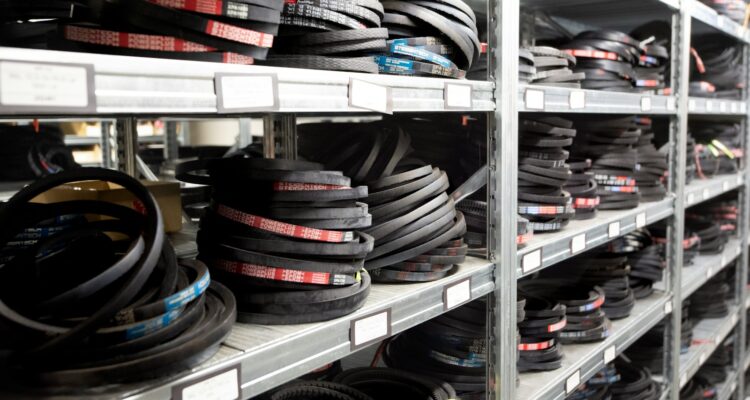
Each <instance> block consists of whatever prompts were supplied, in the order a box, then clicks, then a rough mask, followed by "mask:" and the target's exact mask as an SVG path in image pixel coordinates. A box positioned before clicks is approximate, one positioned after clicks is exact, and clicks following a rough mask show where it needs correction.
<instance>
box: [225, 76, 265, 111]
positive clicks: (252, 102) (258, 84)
mask: <svg viewBox="0 0 750 400" xmlns="http://www.w3.org/2000/svg"><path fill="white" fill-rule="evenodd" d="M216 96H217V98H218V108H219V111H220V112H229V113H231V112H240V111H253V110H258V111H260V110H269V111H270V110H276V109H278V106H279V96H278V81H277V78H276V75H273V74H257V75H256V74H252V75H250V74H247V75H239V74H228V75H224V74H217V75H216Z"/></svg>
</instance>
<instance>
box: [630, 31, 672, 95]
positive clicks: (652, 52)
mask: <svg viewBox="0 0 750 400" xmlns="http://www.w3.org/2000/svg"><path fill="white" fill-rule="evenodd" d="M630 36H631V37H632V38H634V39H635V40H637V41H639V42H640V43H641V44H642V46H641V48H642V49H643V53H642V54H641V56H640V58H639V59H638V63H637V65H636V66H635V68H634V69H633V71H634V72H635V87H636V89H638V91H640V92H643V93H653V94H660V95H669V94H671V93H672V91H671V88H669V87H667V80H668V78H669V72H670V62H669V49H670V48H671V46H672V45H671V37H672V28H671V26H670V24H669V23H668V22H666V21H651V22H647V23H645V24H643V25H641V26H639V27H637V28H635V29H634V30H633V31H632V32H630Z"/></svg>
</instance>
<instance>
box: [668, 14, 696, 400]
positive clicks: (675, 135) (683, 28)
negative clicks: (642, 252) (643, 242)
mask: <svg viewBox="0 0 750 400" xmlns="http://www.w3.org/2000/svg"><path fill="white" fill-rule="evenodd" d="M689 7H690V2H688V1H682V2H681V6H680V9H679V11H677V12H675V13H674V14H673V15H672V49H671V54H672V55H673V56H672V68H671V71H672V76H671V77H670V78H671V86H672V90H673V94H672V95H673V96H676V97H677V104H676V105H677V110H676V114H675V115H674V116H673V117H671V121H670V124H669V125H670V129H669V141H670V150H669V168H670V171H669V193H670V195H672V196H674V216H673V217H671V218H670V219H669V229H668V235H669V241H668V243H667V271H666V274H665V280H666V282H665V283H666V285H665V287H667V288H668V290H669V291H670V293H671V296H672V297H671V300H670V301H671V303H672V313H671V314H670V315H669V316H667V317H666V320H667V329H666V335H665V338H664V340H665V343H664V348H665V349H666V350H667V351H666V354H665V359H664V364H665V365H664V376H665V378H666V379H665V381H666V382H668V384H670V386H669V388H668V390H669V391H670V397H669V398H670V399H679V398H680V346H681V344H680V331H681V329H682V290H681V286H682V264H683V248H682V240H683V237H684V235H685V172H684V171H685V168H686V165H687V162H686V159H687V145H686V143H687V130H688V87H689V80H690V24H691V22H692V21H691V14H690V10H689Z"/></svg>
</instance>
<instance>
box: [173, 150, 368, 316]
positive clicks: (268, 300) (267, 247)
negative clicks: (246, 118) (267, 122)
mask: <svg viewBox="0 0 750 400" xmlns="http://www.w3.org/2000/svg"><path fill="white" fill-rule="evenodd" d="M176 176H177V178H178V179H180V180H182V181H186V182H191V183H196V184H211V185H212V186H213V188H214V192H213V205H212V207H211V210H210V211H209V212H208V213H207V214H206V216H205V217H203V218H202V219H201V229H200V231H199V233H198V250H199V253H200V254H199V256H198V257H199V259H201V260H204V261H206V263H207V264H208V265H209V267H210V268H211V271H212V273H213V274H214V276H215V277H216V278H217V280H219V281H223V282H226V284H227V286H229V288H230V289H232V291H233V292H234V293H235V295H236V296H237V301H238V304H239V308H240V311H239V315H238V319H239V320H240V321H244V322H252V323H260V324H297V323H308V322H316V321H323V320H328V319H332V318H336V317H339V316H342V315H346V314H349V313H351V312H353V311H354V310H356V309H358V308H360V307H361V306H362V305H363V304H364V301H365V299H366V297H367V295H368V293H369V290H370V282H371V281H370V276H369V274H368V273H367V271H366V270H364V268H363V266H364V259H365V257H366V256H367V254H368V253H370V252H371V251H372V250H373V246H374V239H373V238H372V237H371V236H370V235H368V234H366V233H364V232H361V231H355V229H364V228H366V227H368V226H369V225H370V222H371V218H370V214H369V211H371V210H368V207H367V206H365V205H364V204H362V203H359V202H358V200H361V199H364V198H365V197H366V196H367V188H366V187H363V186H360V187H351V180H350V179H349V178H348V177H346V176H344V175H343V174H342V173H341V172H338V171H326V170H324V167H323V166H322V165H321V164H317V163H312V162H306V161H290V160H281V159H257V158H241V157H235V158H223V159H208V160H200V161H195V162H187V163H183V164H180V165H179V166H178V167H177V171H176Z"/></svg>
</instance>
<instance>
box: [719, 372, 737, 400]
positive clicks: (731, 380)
mask: <svg viewBox="0 0 750 400" xmlns="http://www.w3.org/2000/svg"><path fill="white" fill-rule="evenodd" d="M735 390H737V371H731V372H730V373H728V374H727V379H725V380H724V382H722V383H720V384H718V385H717V388H716V400H729V399H730V398H731V397H732V394H734V391H735Z"/></svg>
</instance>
